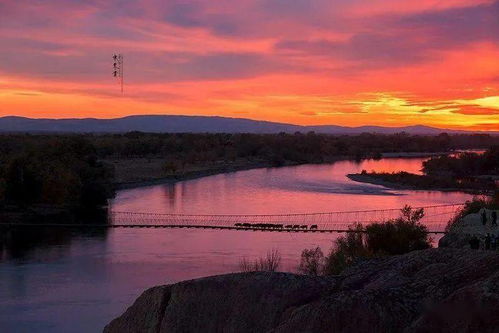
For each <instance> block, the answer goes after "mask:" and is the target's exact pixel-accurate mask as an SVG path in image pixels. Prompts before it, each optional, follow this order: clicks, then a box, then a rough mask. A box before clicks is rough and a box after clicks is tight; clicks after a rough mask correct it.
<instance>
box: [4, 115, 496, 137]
mask: <svg viewBox="0 0 499 333" xmlns="http://www.w3.org/2000/svg"><path fill="white" fill-rule="evenodd" d="M131 131H141V132H152V133H167V132H168V133H259V134H264V133H279V132H286V133H294V132H302V133H306V132H310V131H314V132H316V133H323V134H360V133H378V134H394V133H399V132H406V133H408V134H421V135H438V134H440V133H444V132H445V133H449V134H472V133H482V134H492V135H496V134H499V132H485V131H464V130H452V129H442V128H436V127H431V126H425V125H412V126H402V127H384V126H370V125H365V126H359V127H348V126H339V125H295V124H287V123H279V122H271V121H263V120H252V119H247V118H230V117H221V116H183V115H130V116H125V117H120V118H109V119H100V118H60V119H54V118H27V117H21V116H5V117H0V132H3V133H6V132H10V133H12V132H62V133H120V132H131Z"/></svg>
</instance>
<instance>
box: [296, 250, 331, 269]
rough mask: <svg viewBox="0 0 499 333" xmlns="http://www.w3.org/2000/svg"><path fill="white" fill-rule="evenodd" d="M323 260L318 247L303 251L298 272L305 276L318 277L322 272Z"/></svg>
mask: <svg viewBox="0 0 499 333" xmlns="http://www.w3.org/2000/svg"><path fill="white" fill-rule="evenodd" d="M324 265H325V258H324V254H323V253H322V250H321V248H320V247H316V248H315V249H305V250H303V251H302V253H301V260H300V266H298V272H300V273H302V274H306V275H312V276H318V275H322V274H323V271H324Z"/></svg>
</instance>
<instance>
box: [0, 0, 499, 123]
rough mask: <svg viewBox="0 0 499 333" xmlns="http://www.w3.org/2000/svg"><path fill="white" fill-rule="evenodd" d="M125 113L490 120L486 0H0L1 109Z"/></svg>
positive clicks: (491, 16) (497, 58)
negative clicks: (116, 57) (118, 62)
mask: <svg viewBox="0 0 499 333" xmlns="http://www.w3.org/2000/svg"><path fill="white" fill-rule="evenodd" d="M118 52H120V53H123V54H124V58H125V68H124V72H125V93H124V95H123V96H122V95H121V93H120V88H119V85H118V83H117V81H116V80H115V78H113V77H112V75H111V73H112V55H113V53H118ZM131 114H184V115H218V116H227V117H241V118H251V119H258V120H269V121H278V122H289V123H296V124H337V125H346V126H359V125H366V124H367V125H384V126H403V125H414V124H424V125H431V126H436V127H446V128H459V129H475V130H499V1H488V0H440V1H437V0H417V1H416V0H236V1H235V0H211V1H208V0H204V1H180V0H144V1H125V0H122V1H119V0H0V116H5V115H18V116H28V117H36V118H42V117H50V118H70V117H78V118H80V117H97V118H113V117H120V116H125V115H131Z"/></svg>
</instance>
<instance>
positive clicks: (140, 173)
mask: <svg viewBox="0 0 499 333" xmlns="http://www.w3.org/2000/svg"><path fill="white" fill-rule="evenodd" d="M346 160H354V157H353V156H335V157H331V158H328V159H326V160H323V161H314V162H309V161H307V162H296V161H281V162H279V163H278V164H276V163H275V162H270V161H252V160H239V161H235V162H231V163H227V162H220V163H212V164H208V165H194V166H190V167H187V168H185V169H184V170H183V171H179V172H176V173H170V174H168V175H165V172H164V171H163V170H162V167H163V164H164V160H163V159H124V160H108V161H106V162H108V163H112V164H113V165H114V166H115V169H116V176H115V184H114V185H115V188H116V190H125V189H133V188H139V187H145V186H153V185H160V184H174V183H177V182H181V181H185V180H191V179H198V178H202V177H208V176H214V175H218V174H224V173H231V172H237V171H245V170H252V169H261V168H279V167H288V166H297V165H304V164H328V163H334V162H339V161H346Z"/></svg>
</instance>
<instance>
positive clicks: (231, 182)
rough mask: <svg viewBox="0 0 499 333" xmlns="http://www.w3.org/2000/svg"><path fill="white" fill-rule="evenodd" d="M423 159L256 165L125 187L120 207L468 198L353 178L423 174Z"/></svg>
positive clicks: (378, 203) (280, 206)
mask: <svg viewBox="0 0 499 333" xmlns="http://www.w3.org/2000/svg"><path fill="white" fill-rule="evenodd" d="M422 161H423V159H422V158H411V159H407V158H391V159H381V160H367V161H361V162H359V163H356V162H353V161H342V162H337V163H335V164H331V165H302V166H296V167H286V168H279V169H275V168H268V169H257V170H249V171H242V172H234V173H229V174H223V175H217V176H212V177H207V178H202V179H195V180H189V181H185V182H181V183H177V184H174V185H171V184H170V185H159V186H152V187H147V188H140V189H132V190H126V191H122V192H120V193H119V194H118V196H117V197H116V200H114V202H113V204H112V209H113V210H117V211H139V212H158V213H183V214H279V213H307V212H325V211H338V210H364V209H386V208H398V207H402V206H403V205H404V204H406V203H410V204H411V205H413V206H425V205H436V204H447V203H459V202H464V201H465V200H466V199H467V198H469V196H468V195H467V194H463V193H457V192H452V193H442V192H437V191H402V190H391V189H387V188H385V187H383V186H379V185H371V184H364V183H358V182H354V181H351V180H350V179H348V178H347V177H346V175H347V174H348V173H357V172H360V171H362V170H368V171H372V170H375V171H378V172H381V171H385V172H394V171H400V170H406V171H408V172H413V173H420V172H421V171H420V170H421V162H422Z"/></svg>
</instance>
